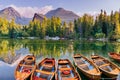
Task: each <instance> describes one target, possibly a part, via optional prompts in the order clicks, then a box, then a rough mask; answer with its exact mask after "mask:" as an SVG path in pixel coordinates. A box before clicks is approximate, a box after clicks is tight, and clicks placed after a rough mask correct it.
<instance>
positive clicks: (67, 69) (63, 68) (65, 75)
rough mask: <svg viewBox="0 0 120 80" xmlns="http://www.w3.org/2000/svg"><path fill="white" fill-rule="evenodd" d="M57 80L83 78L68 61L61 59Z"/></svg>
mask: <svg viewBox="0 0 120 80" xmlns="http://www.w3.org/2000/svg"><path fill="white" fill-rule="evenodd" d="M56 80H81V78H80V76H79V74H78V73H77V71H76V69H75V68H74V66H73V65H72V63H71V62H70V61H69V60H68V59H59V60H58V66H57V74H56Z"/></svg>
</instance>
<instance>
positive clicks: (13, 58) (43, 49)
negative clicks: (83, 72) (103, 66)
mask: <svg viewBox="0 0 120 80" xmlns="http://www.w3.org/2000/svg"><path fill="white" fill-rule="evenodd" d="M108 52H120V43H117V42H112V43H111V42H89V41H45V40H11V39H0V72H1V71H2V72H4V73H5V74H7V72H11V73H9V74H8V76H7V77H6V75H5V74H2V73H0V79H2V80H14V69H15V67H16V65H17V64H18V62H19V60H20V59H21V58H22V57H23V56H25V55H26V54H29V53H31V54H34V55H35V56H36V57H37V62H39V61H40V60H41V59H42V58H43V57H54V58H56V60H57V59H59V58H69V59H70V60H71V61H72V55H73V54H74V53H82V54H83V55H85V56H86V57H88V58H89V57H90V55H91V54H99V55H101V56H104V57H106V58H108V59H109V57H108V54H107V53H108ZM110 60H111V61H113V62H115V61H114V60H112V59H110ZM115 63H116V64H117V65H119V66H120V64H118V63H117V62H115ZM7 70H8V71H7Z"/></svg>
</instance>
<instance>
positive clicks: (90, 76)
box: [73, 54, 101, 80]
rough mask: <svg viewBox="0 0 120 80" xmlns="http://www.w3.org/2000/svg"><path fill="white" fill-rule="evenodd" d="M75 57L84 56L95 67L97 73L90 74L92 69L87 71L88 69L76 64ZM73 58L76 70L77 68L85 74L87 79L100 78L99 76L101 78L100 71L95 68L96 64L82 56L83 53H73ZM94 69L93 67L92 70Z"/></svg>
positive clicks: (95, 79) (97, 79)
mask: <svg viewBox="0 0 120 80" xmlns="http://www.w3.org/2000/svg"><path fill="white" fill-rule="evenodd" d="M75 57H82V58H84V59H85V60H86V61H88V62H90V64H91V65H93V66H94V67H95V69H96V71H97V72H98V73H97V74H92V70H91V72H88V71H86V70H84V69H82V68H81V67H79V66H78V64H77V62H76V60H75ZM73 59H74V64H75V66H76V67H77V68H78V70H79V71H80V72H82V73H83V74H84V75H85V76H87V77H88V78H89V79H93V80H100V78H101V72H100V71H99V69H98V68H97V66H96V65H95V64H94V63H93V62H92V61H90V60H89V59H87V58H86V57H84V56H83V55H80V54H76V55H74V56H73ZM95 69H93V70H95Z"/></svg>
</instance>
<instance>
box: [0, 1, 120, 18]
mask: <svg viewBox="0 0 120 80" xmlns="http://www.w3.org/2000/svg"><path fill="white" fill-rule="evenodd" d="M9 6H11V7H13V8H15V9H16V10H17V11H18V12H19V13H20V14H21V15H22V16H25V17H29V18H30V17H33V15H34V13H40V14H46V13H47V12H48V11H50V10H53V9H56V8H59V7H62V8H64V9H66V10H70V11H73V12H75V13H76V14H78V15H83V14H84V13H89V14H93V15H95V14H98V13H99V12H100V10H101V9H103V10H106V11H107V13H108V14H109V13H110V12H111V10H113V11H116V10H117V11H119V8H120V0H0V10H1V9H3V8H5V7H9Z"/></svg>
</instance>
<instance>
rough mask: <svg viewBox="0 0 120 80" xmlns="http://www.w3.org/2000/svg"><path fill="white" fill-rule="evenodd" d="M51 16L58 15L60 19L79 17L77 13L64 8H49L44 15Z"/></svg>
mask: <svg viewBox="0 0 120 80" xmlns="http://www.w3.org/2000/svg"><path fill="white" fill-rule="evenodd" d="M52 16H56V17H60V18H61V19H62V21H66V22H69V21H73V20H74V19H77V18H79V16H78V15H77V14H75V13H74V12H72V11H68V10H65V9H63V8H57V9H56V10H51V11H49V12H48V13H47V14H46V17H48V18H51V17H52Z"/></svg>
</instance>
